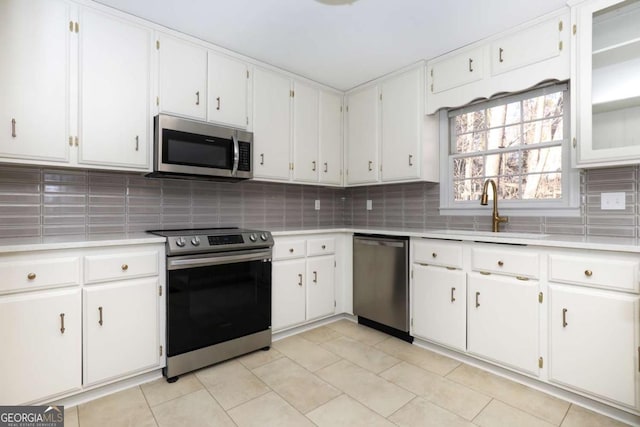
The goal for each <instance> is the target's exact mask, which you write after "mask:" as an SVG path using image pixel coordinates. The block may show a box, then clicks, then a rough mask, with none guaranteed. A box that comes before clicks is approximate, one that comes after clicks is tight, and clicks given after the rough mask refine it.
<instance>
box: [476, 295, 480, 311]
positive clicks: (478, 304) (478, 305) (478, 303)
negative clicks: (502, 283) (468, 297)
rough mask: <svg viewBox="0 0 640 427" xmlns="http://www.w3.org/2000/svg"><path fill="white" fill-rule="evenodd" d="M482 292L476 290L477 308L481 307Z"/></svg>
mask: <svg viewBox="0 0 640 427" xmlns="http://www.w3.org/2000/svg"><path fill="white" fill-rule="evenodd" d="M479 297H480V292H476V308H478V307H480V300H479Z"/></svg>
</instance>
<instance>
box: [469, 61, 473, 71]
mask: <svg viewBox="0 0 640 427" xmlns="http://www.w3.org/2000/svg"><path fill="white" fill-rule="evenodd" d="M469 72H470V73H473V59H471V58H469Z"/></svg>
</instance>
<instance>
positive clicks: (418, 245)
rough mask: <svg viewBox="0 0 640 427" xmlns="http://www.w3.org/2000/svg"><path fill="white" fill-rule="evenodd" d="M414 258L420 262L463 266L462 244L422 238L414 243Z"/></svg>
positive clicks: (444, 265) (445, 265)
mask: <svg viewBox="0 0 640 427" xmlns="http://www.w3.org/2000/svg"><path fill="white" fill-rule="evenodd" d="M413 251H414V255H413V260H414V262H417V263H419V264H429V265H441V266H443V267H455V268H462V244H460V243H457V242H444V241H441V240H420V241H416V242H415V244H414V245H413Z"/></svg>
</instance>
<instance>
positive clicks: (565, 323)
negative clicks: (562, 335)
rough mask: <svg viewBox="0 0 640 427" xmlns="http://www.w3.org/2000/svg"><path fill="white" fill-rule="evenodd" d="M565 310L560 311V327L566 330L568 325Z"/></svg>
mask: <svg viewBox="0 0 640 427" xmlns="http://www.w3.org/2000/svg"><path fill="white" fill-rule="evenodd" d="M567 311H568V310H567V309H566V308H563V309H562V327H563V328H566V327H567V325H568V323H567Z"/></svg>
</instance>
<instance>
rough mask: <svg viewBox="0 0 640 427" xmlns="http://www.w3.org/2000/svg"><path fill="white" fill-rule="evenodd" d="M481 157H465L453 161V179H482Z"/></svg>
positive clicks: (482, 164)
mask: <svg viewBox="0 0 640 427" xmlns="http://www.w3.org/2000/svg"><path fill="white" fill-rule="evenodd" d="M483 160H484V159H483V157H482V156H477V157H465V158H461V159H454V160H453V178H454V179H466V178H478V177H479V178H482V176H483V169H484V168H483V166H484V161H483Z"/></svg>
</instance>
